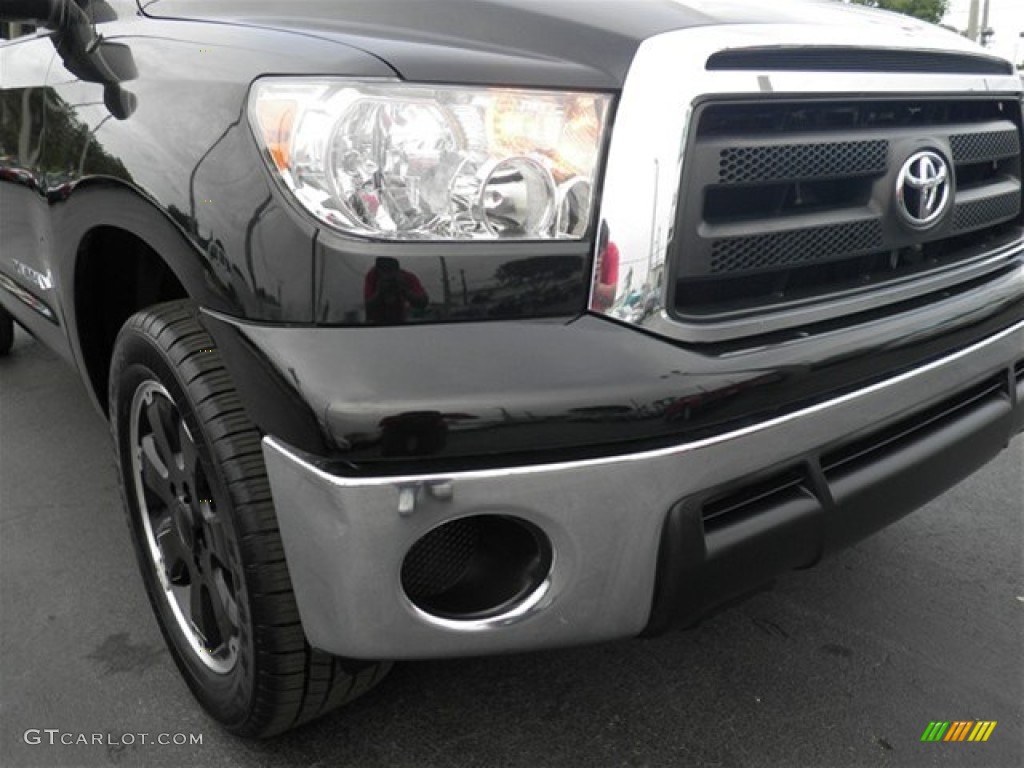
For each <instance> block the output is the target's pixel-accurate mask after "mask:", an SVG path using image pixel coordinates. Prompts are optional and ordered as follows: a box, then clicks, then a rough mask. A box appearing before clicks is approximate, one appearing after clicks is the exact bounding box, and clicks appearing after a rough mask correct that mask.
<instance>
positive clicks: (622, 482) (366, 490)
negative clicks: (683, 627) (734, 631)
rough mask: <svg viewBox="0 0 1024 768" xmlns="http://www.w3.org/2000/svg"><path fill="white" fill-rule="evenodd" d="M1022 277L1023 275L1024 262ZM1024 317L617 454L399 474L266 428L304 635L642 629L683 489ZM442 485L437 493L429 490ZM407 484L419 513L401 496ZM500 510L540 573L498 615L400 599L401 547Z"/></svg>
mask: <svg viewBox="0 0 1024 768" xmlns="http://www.w3.org/2000/svg"><path fill="white" fill-rule="evenodd" d="M1022 274H1024V273H1022ZM1022 349H1024V322H1021V323H1018V324H1017V325H1014V326H1013V327H1011V328H1008V329H1006V330H1004V331H1002V332H1000V333H998V334H995V335H994V336H992V337H991V338H989V339H986V340H985V341H983V342H980V343H978V344H975V345H973V346H971V347H968V348H966V349H963V350H960V351H959V352H956V353H954V354H952V355H949V356H947V357H945V358H942V359H940V360H937V361H935V362H932V363H930V364H928V365H925V366H922V367H920V368H918V369H915V370H913V371H909V372H907V373H904V374H901V375H899V376H896V377H894V378H891V379H888V380H886V381H883V382H879V383H877V384H875V385H873V386H870V387H866V388H864V389H861V390H858V391H856V392H852V393H849V394H847V395H843V396H841V397H837V398H835V399H833V400H830V401H828V402H825V403H821V404H818V405H815V406H813V407H809V408H805V409H803V410H800V411H797V412H794V413H790V414H786V415H784V416H780V417H778V418H775V419H771V420H769V421H765V422H763V423H760V424H756V425H753V426H750V427H746V428H744V429H739V430H735V431H733V432H729V433H726V434H723V435H718V436H716V437H710V438H706V439H703V440H698V441H694V442H690V443H685V444H681V445H676V446H673V447H670V448H663V449H660V450H653V451H645V452H641V453H635V454H629V455H624V456H621V455H620V456H608V457H603V458H596V459H588V460H581V461H571V462H563V463H554V464H546V465H538V466H526V467H509V468H502V469H489V470H478V471H468V472H454V473H445V474H424V475H403V476H394V477H343V476H337V475H333V474H329V473H327V472H324V471H323V470H321V469H319V468H318V467H316V466H315V465H314V464H313V463H311V461H310V460H308V459H307V458H305V457H303V456H301V455H299V454H297V453H296V452H295V451H294V450H292V449H291V448H289V447H288V446H286V445H285V444H284V443H282V442H281V441H279V440H277V439H275V438H274V437H271V436H268V437H265V438H264V440H263V454H264V458H265V460H266V464H267V470H268V474H269V477H270V481H271V488H272V493H273V497H274V503H275V507H276V509H277V516H278V522H279V526H280V530H281V536H282V539H283V541H284V548H285V555H286V557H287V560H288V564H289V571H290V573H291V579H292V584H293V586H294V589H295V595H296V600H297V602H298V606H299V612H300V615H301V618H302V622H303V627H304V629H305V632H306V636H307V637H308V639H309V641H310V643H311V644H312V645H313V646H314V647H317V648H321V649H323V650H325V651H329V652H331V653H335V654H338V655H342V656H347V657H351V658H366V659H373V658H392V659H402V658H406V659H408V658H435V657H447V656H459V655H473V654H485V653H502V652H509V651H521V650H529V649H539V648H551V647H558V646H564V645H571V644H580V643H587V642H597V641H602V640H610V639H615V638H622V637H629V636H633V635H636V634H638V633H639V632H641V631H642V630H643V628H644V627H645V626H646V624H647V621H648V618H649V613H650V608H651V601H652V595H653V590H654V580H655V565H656V560H657V552H658V546H659V542H660V537H661V530H662V525H663V523H664V520H665V515H666V514H667V512H668V510H669V509H670V508H671V507H672V506H673V505H674V504H675V503H677V502H678V501H679V500H681V499H683V498H686V497H688V496H691V495H693V494H695V493H699V492H701V491H706V490H708V489H711V488H715V487H719V486H721V485H723V484H725V483H729V482H732V481H735V480H737V479H739V478H743V477H747V476H750V475H752V474H754V473H756V472H758V471H761V470H763V469H765V468H766V467H772V466H781V465H785V464H787V463H790V462H793V461H796V460H798V459H799V458H801V457H806V456H807V455H808V454H810V453H813V452H817V451H821V450H824V449H825V448H827V447H831V446H834V445H835V443H836V439H837V437H840V438H843V439H847V438H850V437H852V436H854V435H856V434H859V433H863V432H864V431H867V430H875V429H878V428H881V427H883V426H884V425H886V424H889V423H891V422H893V421H896V420H899V419H902V418H905V417H906V415H907V414H908V413H911V412H914V411H917V410H920V409H923V408H927V407H929V406H930V405H932V404H934V403H937V402H940V401H942V400H944V399H946V398H948V397H950V396H952V395H954V394H956V393H958V392H961V391H963V390H964V389H965V388H966V387H968V386H970V385H972V384H973V383H975V382H977V381H979V380H980V379H981V378H983V377H985V376H986V375H989V374H991V373H994V372H995V371H998V370H1005V369H1006V368H1007V367H1008V366H1009V365H1012V364H1013V362H1015V361H1016V360H1018V359H1019V358H1020V356H1021V350H1022ZM436 487H444V488H445V489H450V492H447V493H443V494H433V493H430V492H429V490H430V489H431V488H436ZM410 489H415V493H416V498H417V506H416V511H415V514H412V515H409V514H405V515H403V514H402V513H401V511H400V509H399V498H400V495H401V494H402V493H403V492H408V491H409V490H410ZM477 514H507V515H512V516H515V517H519V518H522V519H523V520H526V521H527V522H529V523H532V524H533V525H536V526H537V527H539V528H540V529H541V530H542V531H544V533H545V534H546V535H547V536H548V537H549V539H550V541H551V546H552V550H553V552H554V563H553V565H552V568H551V571H550V574H549V577H548V581H547V582H546V583H545V584H544V585H542V587H541V588H540V589H538V590H537V591H536V592H534V593H533V595H532V596H531V597H530V598H528V599H527V601H525V602H523V603H520V604H519V605H518V606H517V607H516V608H515V609H513V610H512V611H510V612H509V613H507V614H505V615H503V616H499V617H494V618H492V619H488V620H486V621H474V622H461V621H451V620H441V619H437V618H436V617H432V616H428V615H425V614H424V613H423V612H422V611H420V610H418V609H416V607H415V606H413V605H412V604H411V603H410V602H409V600H408V599H407V598H406V597H405V595H404V592H403V590H402V585H401V565H402V562H403V560H404V558H405V555H406V553H407V552H408V550H409V548H410V547H411V546H412V545H413V544H414V543H415V542H416V541H417V540H418V539H419V538H420V537H421V536H423V535H424V534H426V533H427V532H429V531H430V530H433V529H434V528H435V527H436V526H437V525H440V524H442V523H444V522H447V521H449V520H453V519H456V518H459V517H465V516H468V515H477Z"/></svg>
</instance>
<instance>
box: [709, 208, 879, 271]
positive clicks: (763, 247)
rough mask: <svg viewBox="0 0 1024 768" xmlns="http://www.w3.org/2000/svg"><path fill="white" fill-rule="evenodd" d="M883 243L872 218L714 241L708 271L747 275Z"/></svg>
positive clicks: (873, 247) (825, 258) (830, 257)
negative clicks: (753, 271)
mask: <svg viewBox="0 0 1024 768" xmlns="http://www.w3.org/2000/svg"><path fill="white" fill-rule="evenodd" d="M882 244H883V240H882V226H881V224H880V223H879V222H878V221H877V220H874V219H873V220H870V221H856V222H851V223H848V224H836V225H832V226H828V227H815V228H812V229H798V230H792V231H789V232H778V233H774V234H770V235H756V236H754V237H733V238H728V239H723V240H716V241H715V242H714V244H713V246H712V249H711V271H712V272H713V273H723V272H746V271H752V270H758V269H767V268H769V267H782V266H789V265H792V264H808V263H814V262H821V261H828V260H830V259H834V258H836V257H839V256H845V255H850V254H854V253H861V252H865V251H872V250H878V249H879V248H881V247H882Z"/></svg>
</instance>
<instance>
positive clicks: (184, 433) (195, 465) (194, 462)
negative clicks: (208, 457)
mask: <svg viewBox="0 0 1024 768" xmlns="http://www.w3.org/2000/svg"><path fill="white" fill-rule="evenodd" d="M178 445H179V446H180V448H181V459H180V466H181V469H182V472H183V474H184V476H185V479H186V480H187V481H188V483H189V485H190V486H191V487H192V488H195V487H196V480H197V478H198V476H199V473H200V466H199V451H198V449H197V448H196V444H195V441H194V440H193V439H192V436H191V435H190V434H189V432H188V428H187V427H186V426H185V420H184V419H182V418H179V419H178Z"/></svg>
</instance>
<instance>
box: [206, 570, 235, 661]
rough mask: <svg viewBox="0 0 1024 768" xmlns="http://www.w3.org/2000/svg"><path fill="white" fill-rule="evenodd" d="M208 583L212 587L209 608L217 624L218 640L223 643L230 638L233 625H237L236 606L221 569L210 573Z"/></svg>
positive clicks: (233, 630) (233, 628) (232, 632)
mask: <svg viewBox="0 0 1024 768" xmlns="http://www.w3.org/2000/svg"><path fill="white" fill-rule="evenodd" d="M208 584H209V585H210V587H212V588H211V589H210V608H211V609H212V611H213V620H214V621H215V622H216V624H217V633H218V635H219V636H220V642H221V644H224V643H226V642H228V640H229V639H231V636H232V635H233V634H234V632H235V627H236V626H237V625H238V606H237V605H235V601H234V598H233V597H232V595H231V591H230V590H229V589H228V585H227V583H226V582H225V580H224V574H223V573H222V572H221V571H217V572H216V573H214V574H212V577H211V578H210V580H209V582H208Z"/></svg>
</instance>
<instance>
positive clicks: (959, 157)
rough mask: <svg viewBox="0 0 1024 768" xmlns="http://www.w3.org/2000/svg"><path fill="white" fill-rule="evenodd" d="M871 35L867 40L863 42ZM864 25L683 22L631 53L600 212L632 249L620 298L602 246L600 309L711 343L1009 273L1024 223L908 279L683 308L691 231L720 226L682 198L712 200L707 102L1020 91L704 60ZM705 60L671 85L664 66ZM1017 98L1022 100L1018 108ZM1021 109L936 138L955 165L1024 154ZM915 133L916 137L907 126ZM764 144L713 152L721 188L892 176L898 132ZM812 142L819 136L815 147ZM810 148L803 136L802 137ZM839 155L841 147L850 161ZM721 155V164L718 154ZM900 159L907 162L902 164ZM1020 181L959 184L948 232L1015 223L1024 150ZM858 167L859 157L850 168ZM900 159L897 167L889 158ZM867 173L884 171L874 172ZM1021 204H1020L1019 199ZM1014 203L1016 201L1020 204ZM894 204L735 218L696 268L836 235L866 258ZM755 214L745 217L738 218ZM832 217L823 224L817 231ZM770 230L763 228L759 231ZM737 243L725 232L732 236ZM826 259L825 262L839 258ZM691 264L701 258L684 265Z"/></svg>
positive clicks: (834, 40)
mask: <svg viewBox="0 0 1024 768" xmlns="http://www.w3.org/2000/svg"><path fill="white" fill-rule="evenodd" d="M871 37H872V47H873V48H875V49H877V50H879V51H893V50H915V51H948V50H949V49H950V48H954V49H955V48H957V47H958V46H959V48H960V49H962V51H963V52H964V53H967V54H974V53H976V49H974V48H973V47H972V46H970V44H969V43H967V42H966V41H964V42H960V41H958V40H956V39H954V38H953V37H952V36H945V35H943V36H941V37H938V38H934V37H928V36H924V37H922V36H919V35H918V34H916V33H912V32H910V31H907V30H902V29H892V28H890V27H889V26H887V25H886V26H880V27H879V29H878V30H877V31H873V32H872V36H871ZM857 38H860V39H857ZM862 39H863V31H862V30H861V31H858V30H842V29H825V30H823V29H821V28H814V27H801V26H787V25H772V26H753V25H751V26H733V27H728V28H725V27H722V28H715V27H711V28H700V29H691V30H681V31H677V32H671V33H667V34H664V35H660V36H657V37H654V38H651V39H649V40H647V41H646V42H645V43H644V44H643V45H642V46H641V48H640V50H639V51H638V53H637V56H636V58H635V59H634V62H633V65H632V67H631V70H630V73H629V75H628V77H627V80H626V84H625V87H624V89H623V92H622V95H621V99H620V103H619V108H618V113H617V116H616V122H615V125H614V128H613V133H612V139H611V147H610V150H609V156H608V164H607V169H606V175H605V180H604V192H603V197H602V203H601V211H600V217H601V221H602V228H604V226H607V228H608V232H609V233H610V239H611V241H612V242H614V243H615V244H616V246H617V247H618V249H619V253H620V254H621V255H620V263H619V267H618V283H617V284H616V285H615V286H611V288H612V290H613V291H614V294H615V297H616V300H615V301H614V302H611V303H610V305H609V301H608V299H607V296H608V292H609V291H608V289H609V286H599V285H598V279H599V277H598V276H599V275H600V274H601V268H600V264H599V262H600V253H596V254H595V273H594V287H593V291H592V300H591V309H592V311H594V312H597V313H599V314H604V315H606V316H609V317H611V318H613V319H615V320H618V321H620V322H625V323H628V324H631V325H636V326H640V327H643V328H644V329H646V330H648V331H650V332H652V333H655V334H658V335H661V336H665V337H668V338H672V339H677V340H681V341H688V342H696V343H714V342H720V341H729V340H734V339H738V338H743V337H750V336H757V335H761V334H764V333H770V332H775V331H780V330H786V329H796V328H799V327H800V326H804V325H808V324H812V323H816V322H822V321H832V320H837V319H841V318H842V317H844V316H848V315H852V314H856V313H859V312H864V311H872V310H878V309H881V308H884V307H886V306H889V305H892V304H896V303H899V302H903V301H907V300H911V299H917V298H919V297H921V296H923V295H925V294H931V293H938V292H941V291H943V290H945V289H948V288H951V287H953V286H955V285H958V284H961V283H965V282H967V281H970V280H975V279H978V278H982V277H984V276H985V275H987V274H990V273H993V272H995V271H997V270H999V269H1000V268H1001V267H1004V266H1006V265H1007V264H1008V263H1009V262H1010V261H1012V260H1014V259H1018V258H1021V256H1022V254H1024V241H1022V239H1021V237H1020V235H1019V230H1013V231H1011V232H1010V234H1009V235H1007V236H1006V237H1004V238H1003V239H1002V240H1001V241H999V242H997V243H995V244H994V245H988V246H985V247H982V246H978V247H968V248H966V249H965V250H964V252H963V253H962V254H961V256H962V258H958V260H957V261H956V262H955V263H952V264H948V265H943V266H942V267H941V268H936V269H932V270H919V271H917V272H914V273H913V274H909V275H907V276H901V277H897V278H894V279H890V280H884V281H879V282H878V283H877V284H873V285H871V286H870V287H868V288H865V287H863V286H861V287H859V288H856V289H853V290H842V291H836V292H835V293H825V294H821V295H816V296H811V297H809V298H801V299H799V300H795V301H792V302H783V303H780V304H778V305H776V306H773V307H760V308H754V309H749V310H746V311H743V312H736V313H731V312H723V313H721V314H711V315H709V316H707V317H700V318H693V317H689V316H681V315H680V313H679V312H678V311H677V308H676V305H675V302H676V299H675V295H674V290H673V286H674V285H675V280H676V268H677V266H678V264H680V263H682V260H683V259H686V258H687V254H685V253H683V254H678V255H677V253H676V251H677V249H678V248H679V244H680V242H682V241H684V240H685V238H686V237H687V236H692V235H693V234H694V230H704V231H703V232H697V234H698V235H700V234H703V235H705V236H707V235H708V234H712V235H713V234H714V232H709V231H708V225H707V223H706V222H703V221H701V222H700V223H699V224H698V225H696V226H691V227H690V228H688V229H687V230H686V231H685V232H684V231H681V228H682V225H681V224H680V223H679V222H680V211H681V210H684V209H685V208H686V206H688V205H694V204H696V205H697V206H698V207H699V206H701V205H703V201H702V200H695V198H699V197H701V196H702V195H703V194H704V190H703V189H694V188H693V187H691V186H689V185H688V184H685V183H683V184H681V180H683V179H686V178H687V174H688V173H689V172H690V171H691V170H692V168H693V166H694V165H695V164H696V163H697V162H698V160H701V158H698V157H697V156H696V155H694V154H691V153H689V152H688V150H689V149H691V148H692V146H693V143H694V141H695V137H696V130H697V126H698V122H697V116H698V114H699V110H700V109H701V106H702V105H703V104H705V103H708V102H739V101H754V102H757V101H758V100H772V101H779V102H783V101H790V102H799V101H802V100H808V101H822V100H826V101H830V102H843V101H844V100H847V99H849V100H851V101H857V100H859V101H865V100H871V99H873V100H886V99H888V100H896V99H898V98H901V97H902V98H907V99H910V98H913V99H918V100H941V99H946V100H952V99H965V100H970V99H983V100H984V99H989V100H1000V99H1001V100H1006V101H1008V102H1012V103H1014V104H1019V99H1020V93H1021V90H1022V89H1021V81H1020V79H1019V78H1018V77H1016V76H1014V75H980V74H949V73H942V74H928V73H920V72H914V73H892V72H887V73H872V72H842V71H838V72H837V71H832V72H794V71H778V72H752V71H707V70H706V69H705V65H706V63H707V61H708V59H709V57H711V56H712V55H714V54H716V53H720V52H721V51H723V50H734V49H744V48H758V47H761V48H763V47H765V46H794V47H801V46H802V47H805V48H814V47H816V46H843V45H861V44H862V42H861V41H862ZM671 72H675V73H694V74H693V75H692V76H688V77H680V78H679V83H675V84H672V85H671V86H669V85H667V84H670V83H672V80H671V78H668V77H666V73H671ZM1018 109H1019V107H1018ZM1012 118H1013V119H1012V121H1011V122H1006V121H995V122H992V123H991V124H988V125H986V126H985V127H983V128H980V129H977V130H975V128H974V127H972V126H967V127H959V126H956V125H951V126H950V127H949V129H948V131H947V132H946V134H945V135H943V137H942V141H943V144H942V146H941V147H939V151H940V152H942V153H944V154H946V155H947V156H948V157H949V160H950V162H951V164H956V165H960V164H964V163H984V162H988V161H994V160H999V159H1000V158H1005V157H1009V156H1012V155H1014V154H1016V155H1018V156H1019V153H1020V144H1021V142H1020V134H1019V127H1018V126H1019V121H1020V115H1019V113H1018V114H1016V115H1014V116H1012ZM900 140H901V141H904V142H906V140H907V139H906V136H904V137H902V138H901V139H900ZM763 144H765V145H768V146H767V148H756V149H750V143H749V142H747V143H743V142H735V141H730V137H725V138H723V139H721V141H720V142H719V143H718V144H717V145H716V146H715V149H716V152H715V154H714V156H713V157H712V158H708V157H707V156H706V155H705V157H704V159H703V160H702V162H705V163H706V164H707V166H708V169H709V170H708V172H709V173H711V172H712V171H711V168H712V166H713V172H714V174H715V176H716V178H715V181H716V182H717V183H718V184H720V185H721V186H723V187H730V188H731V187H732V186H736V187H740V186H743V185H746V184H750V183H751V182H753V181H763V180H772V179H776V178H779V179H781V178H785V177H786V176H788V175H793V174H796V175H798V176H800V177H801V178H806V177H807V176H810V177H812V178H820V179H825V180H826V181H827V180H828V179H829V175H830V173H832V172H834V171H835V169H836V165H837V162H838V163H839V164H840V165H842V164H843V163H851V162H852V163H853V167H854V168H855V169H856V171H857V172H858V173H864V174H865V178H867V176H868V175H870V174H873V173H874V174H877V173H879V168H880V162H879V156H880V146H881V147H884V148H885V151H886V154H887V155H890V154H892V151H893V150H892V148H891V147H889V146H888V144H889V137H888V132H887V131H886V130H878V131H875V132H874V133H869V135H861V136H855V137H854V138H853V139H849V138H848V137H847V136H843V135H837V136H835V137H832V138H829V137H828V136H820V137H818V139H817V140H815V141H812V142H807V141H804V140H803V139H798V140H797V141H791V140H786V139H785V137H781V138H779V139H777V140H775V141H773V142H763ZM808 144H813V146H810V147H808ZM799 147H804V148H803V149H801V148H799ZM837 158H838V160H837ZM904 159H905V158H904V157H902V156H897V157H887V162H886V165H887V167H890V166H891V165H892V164H893V163H897V165H899V164H901V163H902V162H903V160H904ZM712 161H713V162H712ZM897 161H898V162H897ZM1014 162H1016V163H1017V169H1018V170H1017V172H1016V175H1015V178H1008V179H1003V180H995V181H993V182H992V183H991V184H989V185H987V186H985V187H983V188H982V189H977V188H972V187H969V186H968V187H967V188H965V189H964V190H962V191H960V193H958V196H957V198H956V199H955V201H954V205H952V206H951V207H950V212H949V214H948V216H945V217H944V218H943V224H942V227H943V229H944V230H945V232H944V236H947V237H952V236H953V235H956V234H958V233H961V234H962V233H969V232H970V231H971V230H974V229H977V228H978V227H983V226H986V224H987V222H991V221H992V218H993V217H995V218H998V219H1002V220H1003V221H1007V220H1008V219H1013V218H1014V217H1015V215H1018V214H1019V211H1020V186H1021V185H1020V171H1019V160H1016V161H1014ZM845 167H848V166H845ZM887 172H891V171H887ZM865 183H866V184H871V183H873V182H872V181H871V180H870V179H868V180H867V181H866V182H865ZM1015 206H1016V207H1015ZM1015 211H1016V212H1017V213H1015ZM892 215H893V212H892V211H891V210H879V209H878V206H877V204H875V203H874V202H873V201H870V202H869V203H868V204H865V205H863V206H859V207H852V208H848V209H844V211H843V215H842V216H840V217H839V219H838V220H832V221H826V222H822V221H821V220H820V219H818V220H815V219H814V218H813V217H812V216H808V217H805V219H806V220H803V221H801V220H800V219H799V218H793V219H791V220H790V221H789V222H788V224H789V226H788V227H787V224H786V223H783V222H778V223H776V224H774V225H773V226H770V227H768V228H767V229H766V230H764V231H757V230H756V227H755V228H753V229H751V227H749V226H748V227H746V229H744V227H743V226H734V224H733V223H732V222H726V223H725V224H726V226H724V228H723V229H722V231H721V232H720V233H719V234H722V233H725V234H729V235H733V236H735V237H737V238H740V239H739V240H738V241H737V242H735V243H733V242H730V241H729V239H728V238H722V239H719V240H718V241H717V242H718V245H717V247H715V246H712V247H709V248H708V252H707V254H706V261H705V262H701V264H700V265H699V266H698V267H695V268H697V269H705V270H706V271H705V272H704V274H708V275H710V274H712V272H718V273H724V274H727V273H729V272H731V271H742V270H744V269H750V268H751V267H752V266H754V267H756V266H758V265H757V264H756V260H754V261H752V260H751V254H752V253H756V252H757V251H759V250H760V249H765V248H767V250H765V251H764V253H765V258H767V259H768V261H769V262H772V263H769V264H762V265H760V266H768V267H774V266H777V265H779V264H782V265H786V264H789V263H792V264H801V263H803V262H804V261H806V260H810V261H814V260H815V257H814V255H813V254H812V255H810V256H809V255H807V253H801V252H800V251H799V249H794V248H793V247H792V243H794V242H796V243H798V244H801V243H802V244H806V243H808V242H809V243H810V244H811V247H812V248H813V247H818V244H820V243H821V242H826V243H831V242H834V241H838V242H840V243H841V244H844V247H846V246H849V247H853V248H854V253H855V255H859V254H863V253H867V252H870V251H872V250H873V249H876V248H883V249H884V248H888V241H887V240H886V239H885V238H883V239H882V240H881V241H879V240H878V239H877V237H876V235H877V234H878V233H877V229H875V227H876V225H877V226H883V227H888V226H889V223H888V222H887V219H888V218H889V217H891V216H892ZM741 224H742V222H741ZM816 230H823V231H816ZM757 238H761V239H757ZM723 243H724V244H723ZM826 261H827V259H826ZM686 264H687V268H690V267H692V266H693V265H692V264H691V263H690V262H686Z"/></svg>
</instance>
